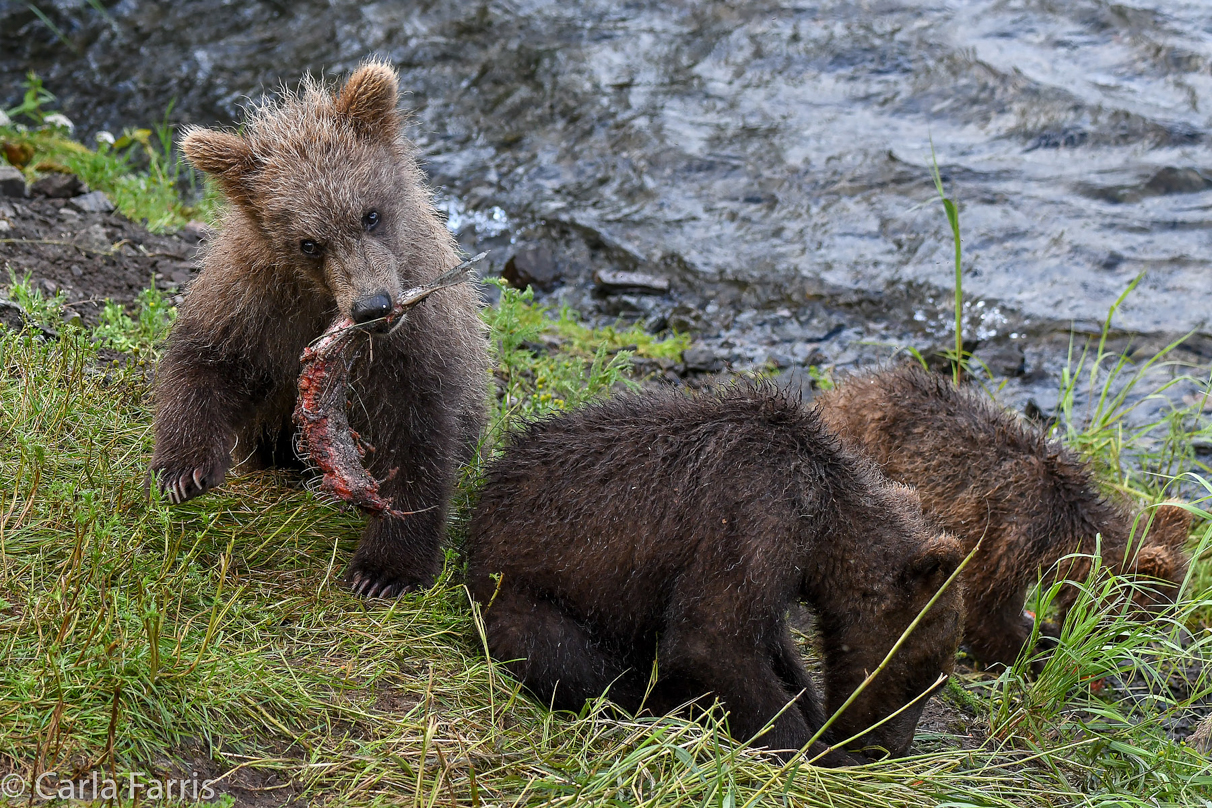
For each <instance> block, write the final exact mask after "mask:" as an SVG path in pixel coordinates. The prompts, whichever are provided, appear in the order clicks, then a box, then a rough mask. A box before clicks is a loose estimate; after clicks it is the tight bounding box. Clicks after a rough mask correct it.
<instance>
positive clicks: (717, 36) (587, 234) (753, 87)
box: [0, 0, 1212, 409]
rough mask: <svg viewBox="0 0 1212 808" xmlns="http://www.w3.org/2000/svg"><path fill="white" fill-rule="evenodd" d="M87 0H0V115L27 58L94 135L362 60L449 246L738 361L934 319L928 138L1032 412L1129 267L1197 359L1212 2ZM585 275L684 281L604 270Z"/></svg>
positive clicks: (1141, 321)
mask: <svg viewBox="0 0 1212 808" xmlns="http://www.w3.org/2000/svg"><path fill="white" fill-rule="evenodd" d="M31 5H33V6H36V7H37V8H38V11H40V12H41V16H39V15H38V14H35V13H34V11H33V10H31ZM97 5H98V4H92V5H90V4H89V3H86V2H75V1H74V0H60V1H58V2H52V1H51V0H43V2H38V3H34V4H27V3H18V2H2V3H0V93H3V94H4V97H0V103H3V102H7V104H8V105H12V104H13V103H15V101H16V100H17V97H18V96H19V93H20V87H19V83H20V80H21V79H22V78H23V76H24V74H25V71H27V70H30V69H32V70H34V71H36V72H37V73H39V74H40V75H41V76H42V77H43V79H44V81H45V83H46V86H47V87H48V88H49V89H50V90H51V91H53V92H54V93H56V94H57V96H58V97H59V100H60V105H61V107H62V109H63V110H64V111H65V112H67V113H68V114H69V116H71V117H72V118H74V119H75V121H76V122H77V124H78V125H79V127H80V129H81V130H82V133H84V134H87V133H90V132H94V131H96V130H99V129H103V128H104V129H108V130H111V131H120V130H121V128H122V127H124V126H129V125H146V124H148V123H149V122H151V121H154V120H156V119H158V118H160V117H161V116H162V115H163V114H164V110H165V108H166V106H167V105H168V103H169V101H170V100H173V102H174V103H173V107H172V111H171V115H170V120H171V121H172V122H174V123H198V124H204V125H210V124H231V123H233V122H235V121H238V120H239V118H240V116H241V106H242V105H243V104H245V103H246V102H247V100H248V99H249V98H250V97H251V98H254V99H255V98H257V97H259V96H260V95H262V94H263V93H266V92H272V91H274V90H275V89H277V88H278V87H279V86H280V84H282V83H283V82H284V83H286V84H288V85H290V84H293V83H295V82H297V80H298V77H299V76H300V75H301V74H302V73H303V72H304V71H312V72H314V73H324V74H326V75H329V76H337V75H339V74H343V73H345V72H347V71H349V70H351V69H352V68H354V67H356V66H357V65H358V63H359V62H360V61H361V60H363V59H364V58H366V57H367V56H368V55H372V54H375V55H380V56H382V57H385V58H387V59H388V60H390V61H391V62H392V63H393V64H395V65H396V66H398V67H399V69H400V71H401V77H402V85H403V86H404V87H405V88H406V89H407V91H408V93H409V94H408V96H407V97H406V99H405V101H404V104H405V106H406V107H408V108H409V109H410V110H412V112H413V116H414V117H413V121H412V124H411V130H410V133H411V135H412V136H413V138H414V139H415V140H416V142H417V143H418V145H419V147H420V149H421V152H422V154H423V158H424V162H425V165H426V168H427V170H428V171H429V173H430V176H431V178H432V181H433V183H434V185H435V187H436V189H437V190H438V193H439V198H440V199H441V200H442V203H443V206H444V207H445V208H446V210H447V213H448V215H449V216H450V221H451V226H452V229H454V230H456V232H458V234H459V238H460V240H461V242H462V243H463V244H464V245H465V246H466V247H468V248H469V249H480V248H484V247H488V248H492V249H493V253H492V262H493V269H494V271H499V270H500V269H501V267H502V265H503V264H504V263H505V261H506V260H507V259H508V258H509V257H510V256H511V255H512V254H513V253H514V252H515V251H516V250H517V249H519V248H520V247H523V246H526V245H531V246H538V247H542V248H544V249H545V250H546V251H547V252H548V253H549V254H550V256H551V257H552V260H553V261H554V263H555V265H556V267H557V268H558V271H559V273H560V275H561V281H560V283H558V284H557V286H556V288H555V290H554V291H553V292H552V293H551V294H552V295H554V296H555V297H556V298H559V299H564V300H567V301H569V302H571V303H572V304H573V305H575V306H576V307H577V308H578V309H580V310H581V311H582V312H584V313H585V315H586V316H587V317H589V318H591V319H594V320H597V321H604V320H613V319H614V318H616V317H619V316H622V317H629V318H634V319H640V320H642V321H643V322H645V323H647V324H649V326H650V327H652V328H660V327H662V326H664V325H667V324H673V325H675V326H678V327H681V328H690V329H693V330H695V331H696V333H697V334H698V339H699V340H701V341H702V343H703V344H704V345H705V346H707V347H708V348H709V349H710V350H711V351H712V352H713V353H714V354H715V355H716V356H718V357H719V358H720V359H722V360H726V361H728V362H730V363H731V364H732V365H733V366H734V367H736V368H747V367H756V366H761V365H763V364H765V363H767V362H771V361H773V362H774V364H777V365H780V366H785V367H790V368H792V369H794V368H795V367H796V366H802V365H804V364H806V363H809V362H816V361H822V360H825V361H830V362H834V363H837V364H839V365H842V366H844V365H846V364H849V363H853V362H856V361H869V360H870V358H872V357H878V356H880V355H883V356H887V355H888V354H889V353H890V351H891V348H889V347H888V346H889V345H910V346H915V347H918V348H926V347H929V346H932V345H937V344H940V343H944V342H945V341H946V340H947V339H949V336H948V335H949V334H950V329H951V326H950V323H951V320H952V316H953V315H952V311H953V309H952V308H951V300H952V297H951V295H952V282H953V263H952V262H953V246H952V241H951V235H950V229H949V226H948V224H947V221H946V218H945V216H944V213H943V209H942V206H941V205H940V204H939V203H938V201H937V198H936V195H935V190H934V186H933V183H932V181H931V178H930V172H929V166H930V162H931V145H932V144H933V149H934V152H935V153H936V154H937V160H938V164H939V167H940V169H941V171H942V176H943V180H944V183H945V185H946V188H947V191H948V193H949V194H953V195H954V196H956V197H957V198H958V200H959V205H960V224H961V227H962V230H963V234H964V260H963V271H964V293H965V296H966V299H967V305H966V307H965V311H966V327H967V329H968V333H969V336H971V337H976V338H979V340H981V343H980V344H981V346H982V351H984V352H985V354H984V355H985V356H987V357H990V358H991V359H992V360H993V361H994V362H995V364H998V367H1000V368H1001V369H1002V370H1003V371H1004V372H1005V373H1006V374H1007V375H1017V376H1018V377H1019V378H1018V380H1017V381H1016V382H1015V383H1014V384H1013V385H1011V386H1010V387H1009V388H1007V392H1008V395H1010V396H1011V397H1012V398H1014V397H1018V398H1020V399H1021V400H1025V397H1026V396H1028V395H1034V396H1036V397H1037V398H1041V399H1044V400H1046V399H1047V397H1048V390H1050V389H1052V388H1054V387H1055V383H1054V378H1055V374H1056V370H1057V368H1058V367H1059V366H1060V365H1061V364H1063V362H1064V352H1065V349H1066V346H1067V339H1068V336H1067V335H1068V334H1069V333H1070V329H1071V328H1075V329H1076V330H1077V331H1078V332H1079V333H1090V332H1091V331H1094V330H1096V329H1097V327H1098V324H1099V323H1101V321H1102V320H1103V318H1104V317H1105V316H1106V314H1107V312H1108V309H1109V307H1110V306H1111V305H1112V304H1113V303H1114V301H1115V300H1116V298H1117V296H1118V295H1119V294H1120V293H1121V292H1122V291H1123V290H1124V289H1125V288H1126V287H1127V286H1128V285H1129V283H1131V281H1132V280H1133V279H1134V278H1135V277H1137V276H1138V275H1139V274H1141V273H1142V272H1143V273H1144V276H1143V279H1142V280H1141V282H1140V284H1139V286H1138V288H1137V289H1136V290H1135V292H1134V293H1133V294H1132V295H1130V296H1129V297H1128V298H1127V300H1126V301H1125V303H1124V305H1123V306H1122V307H1121V309H1120V310H1119V312H1118V314H1117V316H1116V319H1115V325H1116V326H1117V328H1118V329H1121V330H1122V331H1125V332H1127V331H1134V332H1140V333H1142V334H1146V335H1150V336H1149V337H1148V338H1146V342H1147V341H1148V339H1152V340H1154V342H1156V341H1158V340H1161V339H1164V338H1165V337H1166V336H1167V335H1173V334H1181V333H1185V332H1187V331H1196V332H1200V335H1199V336H1196V337H1195V339H1194V340H1193V341H1192V343H1191V344H1192V346H1193V348H1192V351H1193V352H1194V355H1195V356H1196V357H1200V356H1202V358H1203V361H1204V363H1205V364H1206V362H1207V358H1208V357H1209V356H1212V338H1209V337H1208V336H1207V334H1209V333H1210V332H1212V324H1210V323H1209V320H1210V318H1209V309H1210V304H1212V260H1210V258H1209V247H1210V246H1212V240H1210V234H1212V153H1209V132H1210V126H1212V117H1210V111H1209V110H1210V105H1212V5H1210V4H1209V3H1208V2H1207V0H1125V2H1118V3H1114V2H1104V0H966V1H965V0H954V1H953V2H941V0H934V1H933V2H931V1H929V0H879V1H869V2H862V1H860V2H853V1H849V2H841V1H837V0H821V1H820V2H771V1H770V0H751V1H750V2H706V1H705V0H663V1H658V0H633V1H632V2H625V3H624V2H614V1H613V0H583V1H582V2H576V1H575V0H564V1H563V2H552V1H550V0H497V1H496V2H457V1H456V2H450V0H446V2H413V3H407V2H346V1H345V0H329V2H319V1H318V0H303V1H302V2H289V3H287V2H274V1H271V0H264V2H229V1H227V0H195V1H194V2H182V3H164V2H140V1H139V0H122V1H121V2H118V3H109V2H106V3H104V5H103V6H102V8H104V9H105V10H104V11H101V10H99V9H98V8H97ZM44 18H45V19H44ZM48 21H49V22H50V23H52V24H53V26H54V29H57V30H53V29H52V27H51V25H48ZM603 269H614V270H620V269H622V270H632V271H638V272H644V273H648V274H651V275H656V276H660V277H663V278H666V279H668V281H669V282H670V283H671V285H672V288H671V291H670V292H668V293H665V294H640V293H636V292H634V291H627V290H624V291H623V292H622V293H619V292H612V291H610V290H603V289H601V288H595V286H594V283H593V280H592V275H593V272H594V271H595V270H603ZM1024 355H1025V363H1023V364H1022V365H1019V364H1018V359H1017V358H1016V357H1020V356H1024ZM1007 357H1009V359H1007ZM999 363H1000V364H999ZM995 369H997V368H995ZM1020 403H1021V402H1020ZM1046 408H1047V407H1046V406H1045V409H1046Z"/></svg>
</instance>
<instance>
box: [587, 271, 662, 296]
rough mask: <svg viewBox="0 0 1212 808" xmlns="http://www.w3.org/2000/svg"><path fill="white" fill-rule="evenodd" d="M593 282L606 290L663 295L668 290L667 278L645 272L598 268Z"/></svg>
mask: <svg viewBox="0 0 1212 808" xmlns="http://www.w3.org/2000/svg"><path fill="white" fill-rule="evenodd" d="M593 282H594V283H595V284H596V285H597V287H598V288H599V289H601V290H603V291H606V292H623V291H629V292H641V293H644V294H657V295H663V294H665V293H666V292H668V291H669V279H668V278H662V277H659V276H657V275H649V274H648V273H646V272H624V271H621V270H613V269H599V270H598V271H597V272H594V273H593Z"/></svg>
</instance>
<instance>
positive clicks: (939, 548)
mask: <svg viewBox="0 0 1212 808" xmlns="http://www.w3.org/2000/svg"><path fill="white" fill-rule="evenodd" d="M963 560H964V550H963V548H962V547H961V546H960V543H959V542H958V541H956V540H955V538H954V537H952V536H950V535H948V534H946V533H943V534H940V535H939V536H936V537H935V538H933V539H931V540H930V541H929V542H927V543H926V545H925V546H924V547H922V549H921V550H919V551H918V553H917V555H916V556H914V557H913V560H912V561H910V562H909V566H908V567H907V568H906V569H905V578H906V583H908V584H910V585H911V586H912V587H914V589H915V591H916V592H917V593H918V594H919V595H924V596H925V597H927V598H929V597H932V596H933V595H934V593H935V592H937V591H938V590H939V588H941V587H942V585H943V584H944V583H945V582H946V580H947V579H948V578H950V577H951V574H952V573H954V572H955V570H956V569H957V568H958V567H959V565H960V562H962V561H963ZM952 585H953V586H954V584H952Z"/></svg>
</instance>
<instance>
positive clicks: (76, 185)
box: [29, 171, 88, 199]
mask: <svg viewBox="0 0 1212 808" xmlns="http://www.w3.org/2000/svg"><path fill="white" fill-rule="evenodd" d="M29 192H30V195H31V196H47V197H50V198H51V199H70V198H71V197H73V196H78V195H80V194H84V193H88V186H87V185H85V184H84V183H83V182H81V181H80V178H79V177H77V176H76V175H75V174H64V173H62V172H60V171H52V172H51V173H49V174H45V175H43V176H41V177H39V178H38V179H37V180H35V181H34V184H33V185H31V186H30V187H29Z"/></svg>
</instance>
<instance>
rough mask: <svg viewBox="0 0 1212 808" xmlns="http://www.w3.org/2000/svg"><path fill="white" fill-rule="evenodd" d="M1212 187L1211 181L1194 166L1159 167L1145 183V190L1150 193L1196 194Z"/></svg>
mask: <svg viewBox="0 0 1212 808" xmlns="http://www.w3.org/2000/svg"><path fill="white" fill-rule="evenodd" d="M1208 188H1212V181H1209V180H1208V178H1207V177H1205V176H1204V175H1203V174H1201V173H1200V172H1199V171H1196V170H1195V169H1194V168H1174V167H1173V166H1167V167H1166V168H1163V169H1161V170H1160V171H1158V172H1157V173H1156V174H1154V175H1153V176H1152V177H1150V178H1149V181H1148V182H1146V183H1145V190H1146V191H1148V192H1149V193H1151V194H1158V195H1167V194H1196V193H1199V192H1200V191H1206V190H1208Z"/></svg>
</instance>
